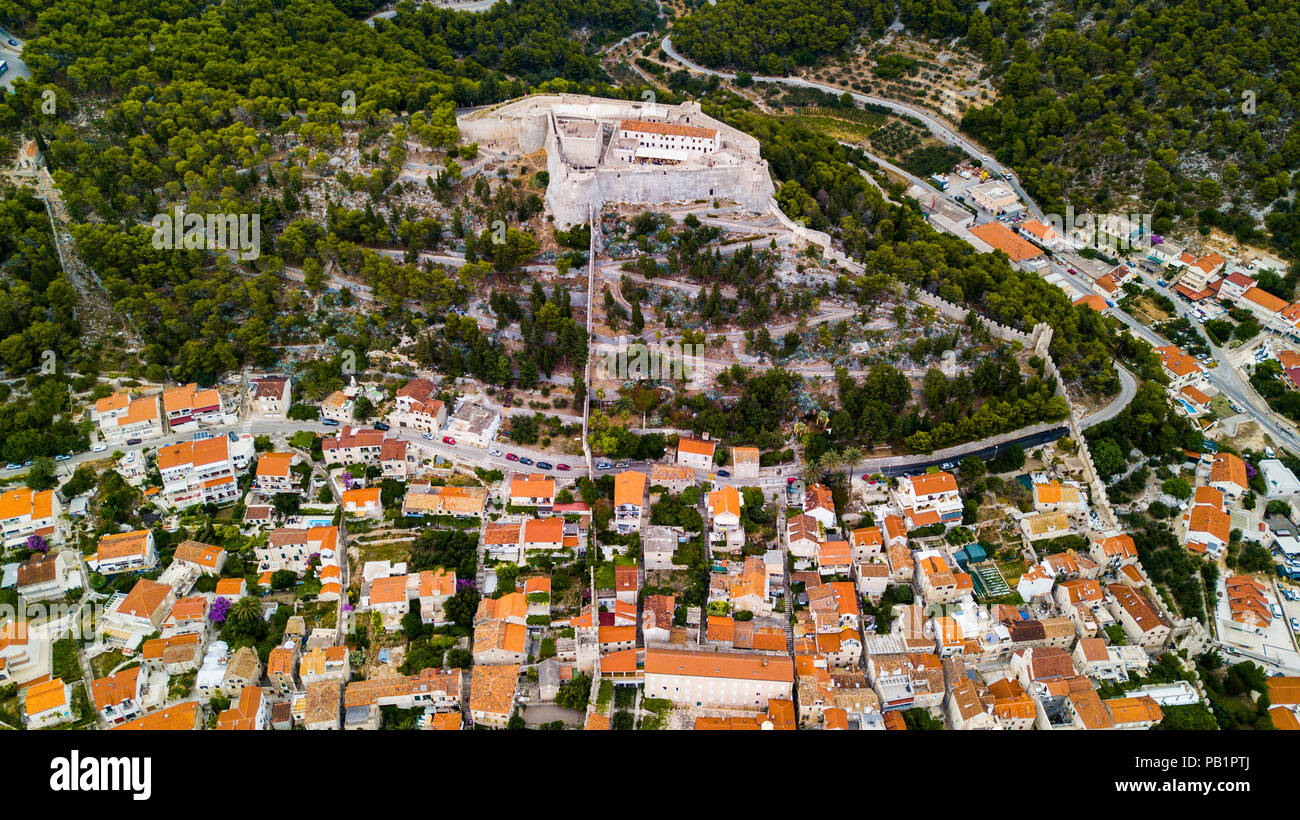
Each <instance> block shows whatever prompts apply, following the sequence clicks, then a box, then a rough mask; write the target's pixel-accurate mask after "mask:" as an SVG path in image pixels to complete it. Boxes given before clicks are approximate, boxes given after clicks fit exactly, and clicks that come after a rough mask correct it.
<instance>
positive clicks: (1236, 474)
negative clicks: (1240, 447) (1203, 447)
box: [1210, 453, 1249, 490]
mask: <svg viewBox="0 0 1300 820" xmlns="http://www.w3.org/2000/svg"><path fill="white" fill-rule="evenodd" d="M1210 481H1211V482H1217V481H1226V482H1229V483H1231V484H1236V485H1237V486H1238V487H1240V488H1242V489H1243V490H1245V489H1247V488H1248V487H1249V484H1248V482H1247V479H1246V462H1244V461H1242V460H1241V459H1240V458H1238V457H1237V456H1234V455H1233V454H1232V453H1219V454H1217V455H1216V456H1215V457H1214V465H1213V466H1212V467H1210Z"/></svg>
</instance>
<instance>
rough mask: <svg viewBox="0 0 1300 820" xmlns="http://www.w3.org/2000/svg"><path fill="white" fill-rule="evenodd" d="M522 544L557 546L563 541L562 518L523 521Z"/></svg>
mask: <svg viewBox="0 0 1300 820" xmlns="http://www.w3.org/2000/svg"><path fill="white" fill-rule="evenodd" d="M523 539H524V544H525V545H527V544H558V543H560V542H561V541H563V540H564V519H563V518H554V517H552V518H529V519H528V520H526V521H524V528H523Z"/></svg>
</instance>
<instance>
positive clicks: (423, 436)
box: [420, 433, 433, 441]
mask: <svg viewBox="0 0 1300 820" xmlns="http://www.w3.org/2000/svg"><path fill="white" fill-rule="evenodd" d="M420 438H423V439H428V440H429V441H433V433H421V434H420Z"/></svg>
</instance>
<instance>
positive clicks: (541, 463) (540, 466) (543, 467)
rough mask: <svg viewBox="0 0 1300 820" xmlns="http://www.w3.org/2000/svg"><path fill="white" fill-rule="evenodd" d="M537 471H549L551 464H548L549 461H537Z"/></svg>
mask: <svg viewBox="0 0 1300 820" xmlns="http://www.w3.org/2000/svg"><path fill="white" fill-rule="evenodd" d="M537 469H539V470H549V469H551V462H549V461H539V462H537Z"/></svg>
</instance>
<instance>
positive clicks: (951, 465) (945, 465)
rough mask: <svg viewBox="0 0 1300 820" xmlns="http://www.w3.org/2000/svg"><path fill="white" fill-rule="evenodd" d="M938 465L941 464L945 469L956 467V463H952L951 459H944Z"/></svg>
mask: <svg viewBox="0 0 1300 820" xmlns="http://www.w3.org/2000/svg"><path fill="white" fill-rule="evenodd" d="M940 466H941V467H942V468H943V469H945V470H951V469H953V468H954V467H956V466H957V465H956V464H953V463H952V462H951V461H945V462H944V463H943V464H941V465H940Z"/></svg>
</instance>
